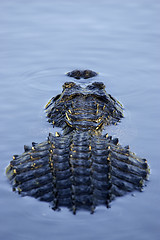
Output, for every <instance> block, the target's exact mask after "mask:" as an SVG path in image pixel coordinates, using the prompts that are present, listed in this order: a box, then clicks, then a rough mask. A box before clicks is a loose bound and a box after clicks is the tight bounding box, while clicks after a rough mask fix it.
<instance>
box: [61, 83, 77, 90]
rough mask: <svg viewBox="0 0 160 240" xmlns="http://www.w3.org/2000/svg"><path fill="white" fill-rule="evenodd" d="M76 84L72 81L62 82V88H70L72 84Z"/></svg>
mask: <svg viewBox="0 0 160 240" xmlns="http://www.w3.org/2000/svg"><path fill="white" fill-rule="evenodd" d="M75 85H76V84H75V83H74V82H65V83H64V84H63V90H64V89H66V88H71V87H73V86H75Z"/></svg>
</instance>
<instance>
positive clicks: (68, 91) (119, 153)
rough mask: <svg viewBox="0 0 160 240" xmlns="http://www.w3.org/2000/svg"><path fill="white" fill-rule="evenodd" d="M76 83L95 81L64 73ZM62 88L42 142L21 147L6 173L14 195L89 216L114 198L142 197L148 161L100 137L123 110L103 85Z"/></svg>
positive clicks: (50, 105)
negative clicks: (139, 194)
mask: <svg viewBox="0 0 160 240" xmlns="http://www.w3.org/2000/svg"><path fill="white" fill-rule="evenodd" d="M67 75H68V76H69V77H73V78H75V79H81V78H84V79H88V78H92V77H95V76H96V75H97V73H96V72H93V71H91V70H84V71H82V70H74V71H72V72H69V73H67ZM75 81H76V80H74V81H73V82H66V83H64V85H63V90H62V93H61V94H58V95H57V96H55V97H53V98H51V100H50V101H49V102H48V103H47V105H46V106H45V110H46V113H47V117H48V122H50V123H51V124H52V125H53V127H54V126H55V127H60V128H62V130H63V132H62V134H61V133H58V132H56V133H55V135H53V134H52V133H49V136H48V138H47V140H46V141H44V142H42V143H40V144H38V143H35V142H32V146H26V145H24V153H23V154H22V155H14V156H13V160H12V161H11V162H10V164H9V166H8V167H7V169H6V175H7V177H8V178H9V180H10V182H11V185H12V187H13V191H16V192H18V193H19V194H21V195H22V196H31V197H34V198H37V199H39V200H41V201H46V202H49V203H50V205H51V207H52V209H54V210H56V209H60V208H61V207H68V208H69V209H70V210H72V212H73V213H74V214H75V213H76V211H77V210H78V209H87V210H90V212H91V213H93V212H94V211H95V208H96V207H97V206H98V205H106V206H107V207H110V203H111V201H112V200H114V199H115V198H116V197H119V196H123V195H125V194H126V193H132V192H134V191H136V190H137V191H142V189H143V187H144V186H145V185H146V184H145V183H146V180H147V179H148V175H149V166H148V164H147V160H146V159H144V158H140V157H138V156H137V155H136V154H135V153H133V152H131V151H130V148H129V146H128V145H127V146H125V147H122V146H121V145H120V143H119V140H118V138H112V136H108V134H106V133H105V134H103V130H104V128H107V127H106V126H107V125H113V124H114V125H116V124H118V123H119V122H120V121H121V119H122V118H123V117H124V116H123V106H122V105H121V104H120V103H119V102H118V101H117V100H116V99H115V98H114V97H112V96H111V95H110V94H108V93H107V92H106V91H105V85H104V84H103V83H102V82H92V83H88V84H86V85H85V86H82V84H78V83H76V82H75Z"/></svg>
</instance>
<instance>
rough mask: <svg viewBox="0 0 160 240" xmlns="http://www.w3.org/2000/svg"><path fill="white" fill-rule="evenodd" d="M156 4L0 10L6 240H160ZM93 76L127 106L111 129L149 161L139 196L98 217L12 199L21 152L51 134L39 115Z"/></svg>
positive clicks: (86, 0)
mask: <svg viewBox="0 0 160 240" xmlns="http://www.w3.org/2000/svg"><path fill="white" fill-rule="evenodd" d="M159 23H160V1H159V0H157V1H156V0H152V1H149V0H134V1H131V0H130V1H129V0H100V1H91V0H81V1H73V0H67V1H66V0H54V1H51V0H45V1H42V0H34V1H31V0H28V1H24V0H21V1H20V0H13V1H11V0H5V1H1V3H0V101H1V107H0V121H1V122H0V141H1V143H0V153H1V158H0V239H7V240H21V239H23V240H43V239H46V240H50V239H55V240H65V239H66V240H74V239H77V240H81V239H83V240H90V239H91V240H96V239H101V240H105V239H110V240H121V239H123V240H125V239H127V240H128V239H129V238H130V239H132V240H134V239H135V240H150V239H153V240H158V239H160V175H159V171H160V159H159V143H160V140H159V135H160V121H159V120H160V112H159V109H160V104H159V102H160V82H159V81H160V80H159V78H160V67H159V66H160V54H159V50H160V24H159ZM74 68H82V69H83V68H90V69H92V70H95V71H98V72H99V73H100V74H99V76H98V77H97V79H96V80H97V81H103V82H104V83H105V84H106V90H107V92H109V93H111V94H112V95H113V96H114V97H116V98H117V99H119V100H120V101H121V102H122V103H123V105H124V107H125V119H123V121H122V122H121V123H120V124H119V125H118V126H114V127H110V128H109V129H108V130H107V129H106V131H109V132H110V133H111V134H112V135H114V136H116V137H119V138H120V142H121V144H123V145H126V144H130V145H131V150H133V151H135V152H136V153H137V154H138V155H140V156H142V157H145V158H147V159H148V162H149V164H150V167H151V176H150V181H149V182H148V186H147V188H145V191H144V192H143V193H136V194H135V196H134V197H133V196H130V195H128V196H125V197H123V198H120V199H117V200H116V201H114V202H113V203H112V207H111V209H106V208H105V207H99V208H97V211H96V213H95V214H94V215H90V214H89V213H88V212H85V211H79V212H78V214H77V215H76V216H73V215H72V214H71V213H70V212H69V211H68V210H67V209H62V211H61V212H54V211H52V210H51V209H50V208H49V205H48V204H47V203H42V202H39V201H37V200H35V199H32V198H29V197H26V198H21V197H20V196H18V195H17V194H15V193H13V192H12V190H11V187H10V185H9V183H8V181H7V179H6V176H5V168H6V166H7V165H8V163H9V161H10V160H11V158H12V155H13V154H20V153H22V152H23V145H24V144H30V143H31V142H32V141H35V142H41V141H44V140H45V139H46V137H47V135H48V133H49V132H51V131H52V132H53V131H54V130H53V129H52V128H51V126H50V125H49V124H48V123H47V121H46V118H45V114H44V111H43V107H44V105H45V103H46V102H47V100H48V99H49V98H51V97H52V96H54V95H56V94H58V93H59V92H60V91H61V90H62V87H61V86H62V84H63V83H64V82H65V81H67V80H70V79H68V78H67V76H65V75H64V73H66V72H67V71H70V70H73V69H74Z"/></svg>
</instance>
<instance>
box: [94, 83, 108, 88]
mask: <svg viewBox="0 0 160 240" xmlns="http://www.w3.org/2000/svg"><path fill="white" fill-rule="evenodd" d="M92 85H93V86H94V87H96V88H99V89H105V85H104V83H102V82H94V83H92Z"/></svg>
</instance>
